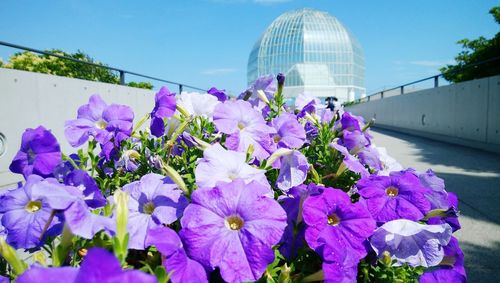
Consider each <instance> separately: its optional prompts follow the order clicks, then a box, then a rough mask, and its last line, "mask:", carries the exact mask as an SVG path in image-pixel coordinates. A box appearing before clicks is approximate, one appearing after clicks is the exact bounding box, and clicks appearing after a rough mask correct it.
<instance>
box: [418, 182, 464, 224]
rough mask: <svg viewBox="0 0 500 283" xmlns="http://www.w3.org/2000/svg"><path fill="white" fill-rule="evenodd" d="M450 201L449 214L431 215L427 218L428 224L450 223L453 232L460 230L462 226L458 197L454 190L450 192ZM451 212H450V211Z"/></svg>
mask: <svg viewBox="0 0 500 283" xmlns="http://www.w3.org/2000/svg"><path fill="white" fill-rule="evenodd" d="M447 195H448V203H449V207H448V208H447V213H446V214H447V215H446V216H444V217H439V216H436V217H431V218H429V220H427V224H443V223H448V225H450V226H451V229H452V230H453V232H455V231H458V230H460V228H462V226H461V225H460V222H459V220H458V197H457V195H456V194H454V193H452V192H448V193H447ZM448 212H449V213H448Z"/></svg>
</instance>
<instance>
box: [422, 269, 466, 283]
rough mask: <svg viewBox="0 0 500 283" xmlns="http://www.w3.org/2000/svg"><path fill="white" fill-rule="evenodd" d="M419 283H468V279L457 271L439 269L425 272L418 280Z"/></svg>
mask: <svg viewBox="0 0 500 283" xmlns="http://www.w3.org/2000/svg"><path fill="white" fill-rule="evenodd" d="M418 282H419V283H451V282H452V283H467V279H466V278H465V277H464V276H463V275H462V274H460V273H458V272H457V271H456V270H453V269H449V268H439V269H435V270H432V271H429V272H425V273H424V274H422V276H420V278H419V279H418Z"/></svg>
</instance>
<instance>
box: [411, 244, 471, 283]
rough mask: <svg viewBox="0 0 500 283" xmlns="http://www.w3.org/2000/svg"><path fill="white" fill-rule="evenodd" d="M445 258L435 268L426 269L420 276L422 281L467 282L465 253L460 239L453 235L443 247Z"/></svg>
mask: <svg viewBox="0 0 500 283" xmlns="http://www.w3.org/2000/svg"><path fill="white" fill-rule="evenodd" d="M443 250H444V258H443V260H442V261H441V263H440V264H439V266H437V268H435V269H431V270H428V271H426V272H425V273H424V274H422V276H420V279H419V282H422V283H436V282H437V283H441V282H442V283H447V282H460V283H465V282H467V275H466V274H465V268H464V253H463V252H462V250H461V249H460V246H459V245H458V240H457V239H456V238H455V237H453V236H451V239H450V242H449V243H448V245H447V246H445V247H443Z"/></svg>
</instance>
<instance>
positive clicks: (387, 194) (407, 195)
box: [356, 172, 431, 224]
mask: <svg viewBox="0 0 500 283" xmlns="http://www.w3.org/2000/svg"><path fill="white" fill-rule="evenodd" d="M356 186H357V188H358V192H359V194H360V195H361V197H362V198H363V199H365V200H366V203H367V205H368V210H369V211H370V213H371V214H372V215H373V218H374V219H375V220H376V221H377V223H379V224H381V223H385V222H387V221H391V220H395V219H400V218H404V219H409V220H413V221H417V220H420V219H422V218H423V217H424V215H425V214H426V213H427V212H428V211H429V210H430V207H431V204H430V202H429V200H428V199H427V197H426V196H425V194H426V193H427V192H428V189H426V188H424V187H423V186H422V185H421V184H420V181H419V180H418V178H417V177H416V176H415V175H413V174H412V173H410V172H402V173H401V174H397V175H391V176H374V175H372V176H370V177H367V178H363V179H361V180H359V181H358V182H357V184H356Z"/></svg>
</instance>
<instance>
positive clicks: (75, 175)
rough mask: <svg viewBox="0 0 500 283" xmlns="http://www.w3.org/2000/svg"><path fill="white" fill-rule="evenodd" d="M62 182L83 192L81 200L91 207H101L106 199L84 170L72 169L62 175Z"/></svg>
mask: <svg viewBox="0 0 500 283" xmlns="http://www.w3.org/2000/svg"><path fill="white" fill-rule="evenodd" d="M64 184H66V185H68V186H74V187H76V188H78V189H79V190H80V191H81V192H82V194H83V200H85V203H86V204H87V205H88V206H89V207H92V208H98V207H103V206H104V205H106V199H105V198H104V196H103V195H102V193H101V190H100V189H99V187H98V186H97V183H96V182H95V180H94V179H92V177H90V175H89V174H88V173H87V172H86V171H84V170H73V171H71V172H70V173H69V174H68V175H66V176H65V177H64Z"/></svg>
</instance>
